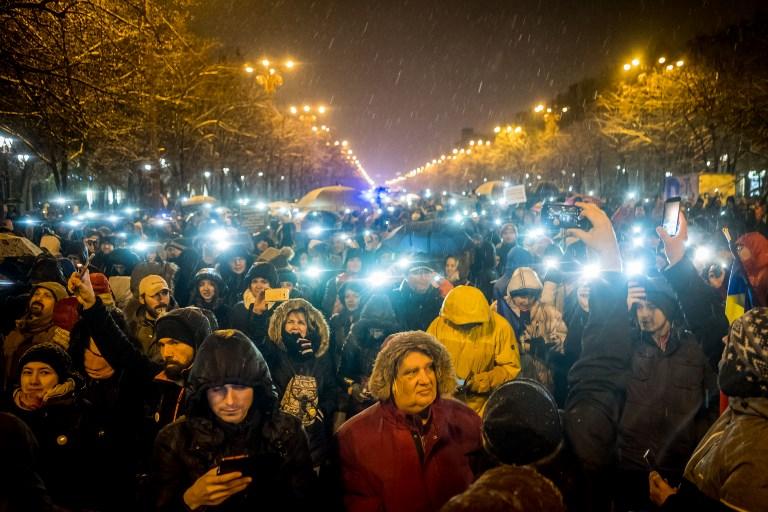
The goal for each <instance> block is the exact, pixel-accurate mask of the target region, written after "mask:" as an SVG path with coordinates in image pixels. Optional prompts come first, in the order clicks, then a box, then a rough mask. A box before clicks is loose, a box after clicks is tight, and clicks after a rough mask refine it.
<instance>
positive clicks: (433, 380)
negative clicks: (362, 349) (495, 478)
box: [336, 331, 482, 512]
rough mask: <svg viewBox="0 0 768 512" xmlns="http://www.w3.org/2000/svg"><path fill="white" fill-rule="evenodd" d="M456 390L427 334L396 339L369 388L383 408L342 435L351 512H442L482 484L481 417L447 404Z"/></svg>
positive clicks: (446, 360)
mask: <svg viewBox="0 0 768 512" xmlns="http://www.w3.org/2000/svg"><path fill="white" fill-rule="evenodd" d="M455 388H456V376H455V373H454V371H453V366H452V364H451V360H450V356H449V355H448V352H447V351H446V350H445V348H444V347H443V346H442V345H441V344H440V343H439V342H438V341H437V339H435V338H434V337H433V336H431V335H429V334H426V333H424V332H421V331H411V332H404V333H399V334H395V335H393V336H392V337H391V338H390V339H389V340H388V341H387V342H386V343H385V345H384V347H383V348H382V350H381V352H380V353H379V355H378V357H377V358H376V363H375V365H374V368H373V372H372V374H371V378H370V381H369V390H370V392H371V394H372V395H373V396H374V397H375V398H376V399H377V400H378V402H377V403H376V404H375V405H373V406H372V407H369V408H368V409H366V410H365V411H363V412H362V413H360V414H358V415H356V416H355V417H353V418H352V419H350V420H349V421H347V422H346V423H345V424H344V425H342V427H341V428H340V429H339V431H338V433H337V434H336V435H337V441H338V447H339V458H340V463H341V474H342V485H343V492H344V506H345V508H346V509H347V510H349V511H353V512H356V511H368V510H370V511H398V512H400V511H402V512H408V511H432V510H439V509H440V507H441V506H442V505H443V504H444V503H445V502H447V501H448V500H449V499H450V498H451V497H452V496H455V495H457V494H459V493H461V492H463V491H464V490H465V489H466V488H467V487H468V486H469V484H471V483H472V482H473V481H474V479H475V472H474V470H473V463H474V462H475V461H474V459H475V456H476V455H480V454H481V453H482V438H481V425H480V417H479V416H478V415H477V414H476V413H475V412H474V411H472V410H471V409H470V408H469V407H467V406H465V405H464V404H462V403H461V402H458V401H456V400H453V399H451V398H446V397H443V396H441V395H449V394H451V393H453V391H454V390H455Z"/></svg>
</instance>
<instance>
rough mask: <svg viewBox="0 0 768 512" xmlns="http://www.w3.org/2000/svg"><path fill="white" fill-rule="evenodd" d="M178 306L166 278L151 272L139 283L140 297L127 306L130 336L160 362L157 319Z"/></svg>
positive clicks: (149, 355)
mask: <svg viewBox="0 0 768 512" xmlns="http://www.w3.org/2000/svg"><path fill="white" fill-rule="evenodd" d="M175 308H176V301H175V299H174V297H173V296H172V295H171V289H170V287H169V286H168V283H167V282H166V280H165V279H163V278H162V277H160V276H159V275H156V274H150V275H148V276H147V277H145V278H144V279H142V280H141V282H140V283H139V289H138V297H137V299H135V300H134V301H131V303H130V304H129V305H128V307H126V309H125V316H126V319H127V321H128V336H130V337H131V338H132V339H133V340H134V341H135V342H136V343H138V345H139V346H140V347H141V349H142V351H143V352H144V353H145V354H146V355H147V356H148V357H149V358H150V359H154V360H156V361H158V362H160V361H161V360H162V357H161V356H160V346H159V345H158V344H157V338H156V337H155V329H156V323H157V320H158V319H159V318H160V317H162V316H163V315H165V314H167V313H168V312H170V311H173V310H174V309H175Z"/></svg>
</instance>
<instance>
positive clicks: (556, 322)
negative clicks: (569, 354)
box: [495, 267, 568, 391]
mask: <svg viewBox="0 0 768 512" xmlns="http://www.w3.org/2000/svg"><path fill="white" fill-rule="evenodd" d="M543 290H544V285H542V284H541V281H540V280H539V276H538V275H536V272H534V271H533V269H531V268H529V267H519V268H518V269H517V270H515V272H514V273H513V274H512V278H511V279H510V280H509V283H508V284H507V296H506V297H504V300H501V301H498V302H496V303H495V307H496V310H497V311H498V312H499V313H500V314H501V316H502V317H504V318H505V319H506V320H507V321H508V322H509V324H510V325H511V326H512V329H513V330H514V331H515V336H516V337H517V340H518V341H519V342H520V359H521V364H522V374H523V376H525V377H530V378H532V379H534V380H537V381H539V382H541V383H542V384H544V385H546V386H547V388H548V389H549V390H550V391H554V376H553V371H552V367H551V364H550V361H549V358H550V354H551V353H555V354H563V353H564V350H565V348H564V343H565V338H566V336H567V334H568V327H567V326H566V325H565V322H564V321H563V317H562V315H561V314H560V311H558V310H557V308H555V307H554V306H553V305H551V304H546V303H544V302H542V301H541V293H542V291H543Z"/></svg>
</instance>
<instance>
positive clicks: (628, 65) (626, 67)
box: [624, 64, 632, 71]
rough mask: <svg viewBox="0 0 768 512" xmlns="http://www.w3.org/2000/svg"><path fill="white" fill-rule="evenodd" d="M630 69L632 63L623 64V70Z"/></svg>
mask: <svg viewBox="0 0 768 512" xmlns="http://www.w3.org/2000/svg"><path fill="white" fill-rule="evenodd" d="M630 69H632V64H624V71H629V70H630Z"/></svg>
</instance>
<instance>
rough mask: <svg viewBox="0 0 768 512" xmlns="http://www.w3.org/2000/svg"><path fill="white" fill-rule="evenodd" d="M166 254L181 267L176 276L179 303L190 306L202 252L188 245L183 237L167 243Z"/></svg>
mask: <svg viewBox="0 0 768 512" xmlns="http://www.w3.org/2000/svg"><path fill="white" fill-rule="evenodd" d="M165 254H166V256H167V259H168V261H170V262H171V263H175V264H176V265H177V266H178V267H179V271H178V272H177V273H176V276H175V277H176V281H175V283H174V284H175V286H174V288H173V291H174V295H175V296H176V297H178V298H179V305H181V306H189V305H191V304H190V303H189V300H190V297H191V295H192V290H193V287H194V284H195V279H194V277H195V272H196V271H197V269H198V268H199V267H200V254H198V252H197V251H196V250H195V249H194V248H192V247H187V245H186V241H185V240H184V239H181V238H176V239H173V240H169V241H168V243H166V244H165Z"/></svg>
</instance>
